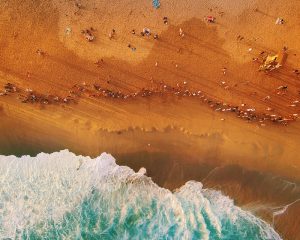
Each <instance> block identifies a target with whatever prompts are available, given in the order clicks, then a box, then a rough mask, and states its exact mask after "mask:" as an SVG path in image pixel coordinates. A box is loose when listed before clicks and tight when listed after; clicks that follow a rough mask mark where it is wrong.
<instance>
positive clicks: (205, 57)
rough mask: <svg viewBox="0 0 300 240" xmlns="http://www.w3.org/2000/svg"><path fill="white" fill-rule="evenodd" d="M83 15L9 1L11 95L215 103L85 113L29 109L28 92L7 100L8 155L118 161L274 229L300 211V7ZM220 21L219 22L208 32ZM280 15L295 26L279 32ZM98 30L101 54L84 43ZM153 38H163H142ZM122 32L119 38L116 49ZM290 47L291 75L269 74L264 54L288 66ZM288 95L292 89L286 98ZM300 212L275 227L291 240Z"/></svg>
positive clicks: (0, 69) (0, 142) (88, 8)
mask: <svg viewBox="0 0 300 240" xmlns="http://www.w3.org/2000/svg"><path fill="white" fill-rule="evenodd" d="M81 4H82V8H78V7H76V5H75V2H73V1H70V2H68V3H60V2H59V1H52V2H51V1H41V2H34V1H29V0H28V1H22V3H20V2H19V1H3V2H1V3H0V9H1V11H0V17H1V21H0V32H1V37H0V84H1V85H0V86H4V85H5V84H7V83H8V82H10V83H13V84H15V85H16V86H17V87H18V88H20V89H23V90H24V89H26V88H30V89H32V90H33V91H35V92H38V93H41V94H43V95H44V96H47V95H48V96H50V95H53V96H59V97H62V98H63V97H65V96H68V95H70V92H69V91H70V90H71V89H73V87H74V85H75V84H79V85H85V86H93V84H97V85H100V86H101V87H103V88H105V89H110V90H111V91H114V92H118V91H120V92H122V93H124V94H133V93H135V92H138V91H140V90H141V89H155V88H157V87H158V86H161V85H168V86H171V87H176V86H177V84H179V86H180V87H182V89H188V90H189V91H190V92H198V91H201V93H203V94H205V98H207V101H204V99H202V98H201V96H197V97H192V96H179V97H178V96H174V94H156V95H155V96H150V97H142V96H138V97H134V98H130V99H126V100H125V99H114V98H108V97H99V98H98V97H94V96H91V95H90V94H83V95H82V96H80V97H79V98H78V102H77V101H76V102H77V103H67V104H42V103H21V99H22V97H20V96H19V95H20V94H19V93H13V94H8V96H0V119H1V124H0V131H1V137H0V153H1V154H16V155H21V154H33V155H34V154H36V153H38V152H40V151H45V152H52V151H56V150H60V149H65V148H68V149H70V150H71V151H73V152H75V153H78V154H85V155H91V156H96V155H99V154H100V153H101V152H103V151H106V152H109V153H111V154H112V155H113V156H114V157H116V159H117V160H118V162H119V163H120V164H124V165H128V166H130V167H133V168H134V169H135V170H138V168H139V167H142V166H144V167H146V168H147V170H148V175H149V176H151V177H153V179H154V181H155V182H157V183H158V184H159V185H161V186H164V187H167V188H170V189H174V188H176V187H179V186H180V185H182V184H183V183H184V182H185V181H188V180H191V179H193V180H198V181H202V182H203V183H204V186H205V187H213V188H216V189H220V190H222V191H223V192H224V193H225V194H228V195H229V196H230V197H232V198H233V199H235V201H237V204H239V205H240V206H243V207H244V208H247V209H250V210H251V211H253V212H255V213H256V214H258V215H260V216H262V217H263V218H264V219H266V220H267V221H269V222H271V223H272V222H273V217H272V213H274V212H276V209H273V208H275V207H278V206H280V207H281V206H285V205H287V204H289V203H292V202H294V201H296V200H297V199H299V197H300V196H299V181H300V178H299V176H300V162H299V160H300V159H299V154H298V146H299V145H300V129H299V127H300V125H299V121H297V119H294V118H293V117H292V115H293V114H298V113H299V114H300V105H299V106H298V104H294V105H295V106H290V105H293V102H294V101H297V100H298V99H299V98H300V95H299V92H298V91H299V90H300V82H299V81H300V77H299V75H297V74H295V73H293V70H294V69H297V68H299V67H300V66H299V60H300V52H299V51H300V42H299V41H295V39H297V37H298V38H299V37H300V36H299V34H300V26H299V20H300V16H299V14H298V15H297V13H298V12H299V8H300V6H299V3H297V1H290V2H288V3H286V2H284V1H276V3H272V4H271V1H264V3H261V2H260V1H257V2H256V1H252V0H251V1H250V0H248V1H246V2H243V4H242V5H241V3H240V1H222V3H220V2H219V1H186V2H185V3H175V2H174V1H166V2H164V3H162V6H161V8H160V9H158V10H155V9H154V8H152V6H151V1H150V2H149V3H148V2H147V1H140V2H139V3H136V4H135V5H134V6H132V4H127V1H123V2H122V3H120V2H114V3H110V4H106V3H105V2H100V3H97V2H94V1H89V2H85V1H82V2H81ZM278 9H280V10H278ZM207 15H213V16H215V17H216V23H215V24H208V23H207V22H206V21H204V20H203V18H204V16H207ZM164 16H167V17H168V18H169V23H168V25H165V24H164V23H163V17H164ZM277 17H282V18H283V19H286V23H285V24H283V25H275V20H276V18H277ZM90 27H92V28H93V29H95V30H94V31H93V34H94V35H95V37H96V38H95V41H93V42H87V41H86V39H84V37H83V35H82V34H81V30H83V29H87V28H90ZM144 27H148V28H150V29H151V31H152V33H156V34H158V36H159V38H158V40H155V39H153V34H152V35H151V36H150V37H147V36H144V37H142V36H140V34H139V33H140V31H142V29H143V28H144ZM180 28H182V30H183V32H184V37H180V36H179V29H180ZM112 29H115V30H116V33H115V36H114V37H113V38H112V39H109V37H108V35H109V33H110V32H111V30H112ZM132 29H135V30H136V34H135V35H133V34H131V31H132ZM4 33H5V34H4ZM238 35H240V36H242V37H243V39H242V40H238V39H237V37H238ZM128 44H130V45H131V46H133V47H135V48H136V50H135V51H132V50H131V49H130V48H129V47H128ZM284 46H287V47H288V50H287V55H288V57H287V60H286V62H285V63H284V66H283V67H282V68H280V69H278V70H276V71H273V72H270V73H264V72H259V71H258V68H259V66H260V61H261V54H260V53H261V52H262V51H264V52H266V53H269V54H275V53H277V52H280V51H281V49H282V48H283V47H284ZM249 49H251V51H249ZM39 50H41V51H42V52H43V54H40V53H39ZM41 51H40V52H41ZM44 53H45V54H44ZM253 58H259V60H258V61H253ZM101 59H103V61H100V62H99V60H101ZM95 63H97V64H95ZM98 63H99V64H98ZM156 63H157V64H156ZM224 72H225V74H224ZM184 82H186V83H184ZM283 85H284V86H285V85H287V86H288V89H287V90H286V91H281V90H278V89H277V88H278V87H279V86H283ZM0 89H1V87H0ZM162 92H163V91H162ZM266 96H269V97H270V99H268V98H267V99H266ZM209 100H213V101H219V102H220V103H222V104H223V103H226V104H230V105H231V106H239V107H240V108H243V109H245V111H246V109H253V108H255V111H256V112H257V114H260V115H261V114H274V115H276V116H282V118H285V119H293V121H286V122H287V123H288V125H287V126H285V125H283V124H281V123H279V124H278V123H272V121H264V122H259V121H247V119H244V118H242V117H237V115H236V114H235V113H232V112H231V111H226V112H222V111H221V112H219V111H215V110H216V107H211V106H210V104H209V103H208V101H209ZM268 108H270V109H273V110H272V111H267V109H268ZM297 211H299V204H298V202H296V203H295V204H293V205H291V206H290V207H289V208H288V209H287V211H286V212H285V213H283V214H281V215H278V216H276V217H275V220H274V226H275V229H276V230H277V231H278V232H279V233H280V234H281V236H283V237H284V239H299V238H300V236H299V233H298V232H297V229H299V224H300V223H299V221H298V219H297V217H296V215H295V212H297ZM287 222H288V224H284V223H287Z"/></svg>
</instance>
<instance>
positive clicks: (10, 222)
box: [0, 150, 281, 240]
mask: <svg viewBox="0 0 300 240" xmlns="http://www.w3.org/2000/svg"><path fill="white" fill-rule="evenodd" d="M145 172H146V171H145V169H141V170H140V171H139V172H134V171H133V170H132V169H130V168H129V167H126V166H119V165H117V164H116V162H115V159H114V158H113V157H112V156H111V155H109V154H106V153H103V154H101V156H99V157H97V158H95V159H91V158H90V157H84V156H76V155H75V154H73V153H71V152H69V151H68V150H64V151H60V152H55V153H52V154H45V153H41V154H38V155H37V156H36V157H30V156H23V157H21V158H17V157H15V156H0V182H1V189H0V239H3V238H4V239H228V240H229V239H230V240H235V239H239V240H241V239H247V240H248V239H251V240H252V239H253V240H254V239H268V240H270V239H281V238H280V236H279V235H278V234H277V233H276V232H275V231H274V230H273V229H272V228H271V226H270V225H269V224H267V223H266V222H264V221H262V220H260V219H259V218H256V217H255V216H254V215H252V214H251V213H249V212H247V211H243V210H242V209H240V208H239V207H237V206H235V205H234V203H233V200H231V199H230V198H228V197H226V196H223V195H222V194H221V192H219V191H215V190H211V189H204V188H203V186H202V184H201V183H200V182H196V181H189V182H187V183H186V184H185V185H184V186H182V187H181V188H179V189H177V190H176V191H174V192H171V191H169V190H167V189H164V188H160V187H159V186H157V185H156V184H155V183H154V182H153V181H152V180H151V178H149V177H147V176H145Z"/></svg>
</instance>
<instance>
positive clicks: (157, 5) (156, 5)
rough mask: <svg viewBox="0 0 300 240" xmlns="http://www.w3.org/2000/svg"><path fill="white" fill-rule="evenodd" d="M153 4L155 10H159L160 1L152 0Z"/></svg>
mask: <svg viewBox="0 0 300 240" xmlns="http://www.w3.org/2000/svg"><path fill="white" fill-rule="evenodd" d="M152 4H153V7H155V8H159V6H160V2H159V0H152Z"/></svg>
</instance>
